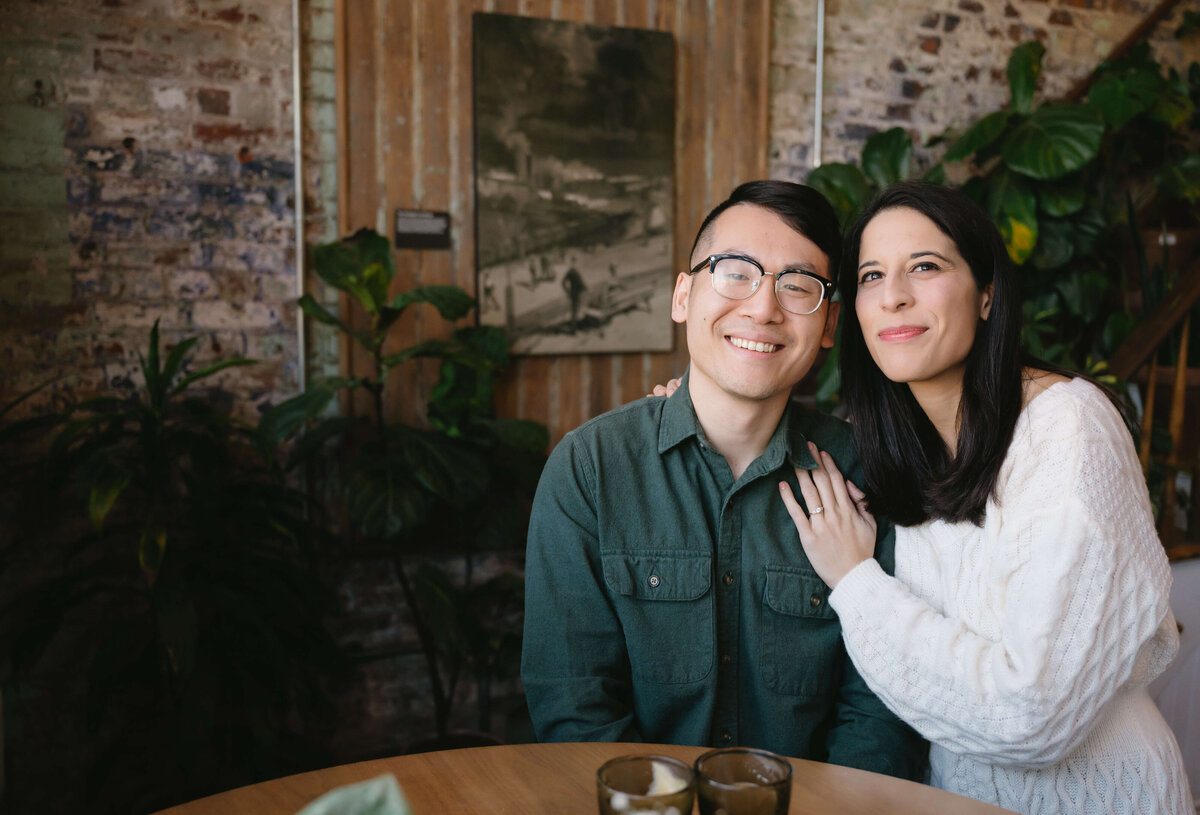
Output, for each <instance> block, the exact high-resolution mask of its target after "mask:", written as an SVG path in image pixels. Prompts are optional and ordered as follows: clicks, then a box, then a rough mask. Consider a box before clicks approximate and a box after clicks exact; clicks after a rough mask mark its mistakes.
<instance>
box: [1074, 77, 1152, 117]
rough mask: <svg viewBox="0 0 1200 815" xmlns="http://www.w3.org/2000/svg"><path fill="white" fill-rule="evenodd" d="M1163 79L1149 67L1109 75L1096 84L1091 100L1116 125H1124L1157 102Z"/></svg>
mask: <svg viewBox="0 0 1200 815" xmlns="http://www.w3.org/2000/svg"><path fill="white" fill-rule="evenodd" d="M1161 83H1162V80H1161V79H1160V78H1159V76H1158V74H1157V73H1155V72H1154V71H1151V70H1149V69H1146V68H1141V69H1137V70H1134V71H1131V72H1129V73H1127V74H1123V75H1115V76H1106V77H1104V78H1102V79H1100V80H1098V81H1097V82H1096V84H1095V85H1093V86H1092V89H1091V92H1090V93H1089V94H1088V101H1089V102H1090V103H1091V104H1092V105H1093V106H1095V107H1096V108H1097V109H1099V110H1100V112H1101V113H1102V114H1103V115H1104V120H1105V121H1106V122H1108V123H1109V124H1110V125H1112V126H1113V127H1120V126H1121V125H1123V124H1125V123H1126V122H1128V121H1129V120H1130V119H1132V118H1133V117H1134V116H1137V115H1138V114H1139V113H1141V112H1143V111H1145V110H1149V109H1150V106H1151V105H1153V104H1154V100H1155V97H1156V95H1157V93H1158V88H1159V85H1160V84H1161Z"/></svg>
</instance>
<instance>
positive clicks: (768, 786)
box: [695, 747, 792, 815]
mask: <svg viewBox="0 0 1200 815" xmlns="http://www.w3.org/2000/svg"><path fill="white" fill-rule="evenodd" d="M695 766H696V797H697V798H698V799H699V801H700V815H787V811H788V803H789V802H790V801H791V797H792V764H791V762H789V761H788V760H787V759H786V758H784V757H783V756H779V755H776V754H775V753H772V752H769V751H767V750H753V749H751V748H749V747H727V748H724V749H721V750H712V751H710V752H708V753H705V754H704V755H702V756H700V758H698V759H696V765H695Z"/></svg>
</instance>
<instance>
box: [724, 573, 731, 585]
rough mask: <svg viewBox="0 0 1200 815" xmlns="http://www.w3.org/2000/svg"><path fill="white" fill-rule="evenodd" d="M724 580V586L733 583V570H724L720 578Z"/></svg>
mask: <svg viewBox="0 0 1200 815" xmlns="http://www.w3.org/2000/svg"><path fill="white" fill-rule="evenodd" d="M721 579H722V580H724V581H725V585H726V586H732V585H733V572H725V576H724V577H722V578H721Z"/></svg>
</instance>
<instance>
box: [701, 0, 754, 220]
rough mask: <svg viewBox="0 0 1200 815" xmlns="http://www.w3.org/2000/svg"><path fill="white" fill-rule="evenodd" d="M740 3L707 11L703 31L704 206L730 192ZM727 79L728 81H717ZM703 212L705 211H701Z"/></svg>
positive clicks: (739, 93) (737, 123)
mask: <svg viewBox="0 0 1200 815" xmlns="http://www.w3.org/2000/svg"><path fill="white" fill-rule="evenodd" d="M741 5H742V4H741V3H738V4H735V5H730V4H727V3H720V4H716V5H714V6H713V7H712V8H711V9H710V11H709V20H710V25H709V27H708V30H707V31H705V32H704V36H705V45H704V47H703V51H702V54H703V60H702V61H703V65H704V85H705V87H706V88H707V89H708V93H707V94H706V100H705V105H704V108H703V110H704V111H705V119H706V121H705V130H706V131H707V134H708V144H707V145H706V150H705V157H704V158H705V161H707V162H708V166H709V175H710V185H709V190H708V196H707V198H706V200H707V201H708V206H709V207H711V206H712V205H713V204H714V203H715V202H717V201H720V200H722V199H723V198H724V197H725V195H726V193H728V192H729V191H730V190H731V189H733V180H734V177H735V175H736V173H735V171H734V159H735V157H736V155H737V151H738V148H737V146H736V145H737V143H738V139H739V138H740V137H741V136H742V130H743V128H744V127H745V124H744V123H743V122H742V121H741V118H742V117H741V113H742V111H741V108H740V106H739V105H738V100H739V99H741V98H743V94H744V93H745V89H744V88H743V87H742V83H743V75H742V63H741V59H740V57H741V55H742V42H741V39H740V38H739V37H738V36H736V34H737V29H738V26H737V23H738V17H739V16H740V15H739V14H738V8H739V7H740V6H741ZM722 77H729V78H730V79H732V80H733V81H732V82H723V81H721V78H722ZM705 211H706V212H707V208H706V209H705Z"/></svg>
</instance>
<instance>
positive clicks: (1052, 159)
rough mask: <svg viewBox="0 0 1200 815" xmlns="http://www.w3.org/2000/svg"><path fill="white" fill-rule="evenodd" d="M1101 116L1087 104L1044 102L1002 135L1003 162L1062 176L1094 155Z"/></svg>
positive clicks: (1035, 173)
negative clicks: (1009, 131) (1005, 134)
mask: <svg viewBox="0 0 1200 815" xmlns="http://www.w3.org/2000/svg"><path fill="white" fill-rule="evenodd" d="M1103 138H1104V119H1103V117H1102V116H1101V115H1100V112H1099V111H1097V110H1096V109H1095V108H1092V107H1089V106H1087V105H1043V106H1042V107H1040V108H1038V110H1037V112H1035V113H1034V114H1033V115H1032V116H1030V117H1029V118H1028V119H1026V120H1025V121H1023V122H1022V123H1021V124H1019V125H1017V127H1016V128H1015V129H1014V130H1013V131H1012V132H1011V133H1010V134H1009V135H1008V136H1007V137H1006V138H1005V140H1004V145H1003V147H1002V148H1001V154H1002V155H1003V156H1004V163H1005V164H1006V165H1007V166H1008V167H1009V168H1010V169H1012V170H1015V171H1016V172H1018V173H1021V174H1023V175H1027V176H1029V177H1030V178H1037V179H1041V180H1045V179H1050V178H1061V177H1062V176H1064V175H1066V174H1067V173H1070V172H1073V171H1075V170H1078V169H1079V168H1080V167H1083V166H1084V165H1085V164H1087V163H1088V162H1090V161H1092V160H1093V159H1094V158H1096V155H1097V154H1098V153H1099V152H1100V142H1101V140H1102V139H1103Z"/></svg>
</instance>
